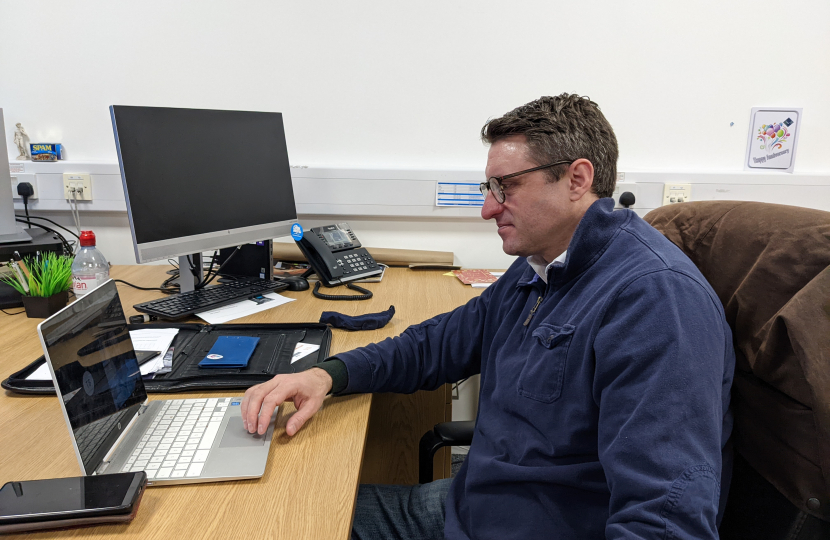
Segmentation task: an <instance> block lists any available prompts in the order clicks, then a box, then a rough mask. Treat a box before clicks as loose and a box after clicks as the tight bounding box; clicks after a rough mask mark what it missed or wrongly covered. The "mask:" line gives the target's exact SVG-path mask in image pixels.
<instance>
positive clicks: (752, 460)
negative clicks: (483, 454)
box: [420, 201, 830, 540]
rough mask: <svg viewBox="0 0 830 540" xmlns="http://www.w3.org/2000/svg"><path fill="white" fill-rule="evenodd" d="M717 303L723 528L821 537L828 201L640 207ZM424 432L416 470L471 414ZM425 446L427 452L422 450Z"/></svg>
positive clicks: (727, 535) (463, 434)
mask: <svg viewBox="0 0 830 540" xmlns="http://www.w3.org/2000/svg"><path fill="white" fill-rule="evenodd" d="M644 219H645V220H646V221H647V222H648V223H650V224H651V225H652V226H653V227H655V228H656V229H657V230H658V231H660V232H662V233H663V234H664V235H665V236H666V237H667V238H668V239H669V240H671V241H672V242H673V243H674V244H675V245H676V246H678V247H679V248H680V249H681V250H682V251H683V252H684V253H686V255H687V256H689V258H690V259H691V260H692V261H693V262H694V263H695V264H696V265H697V267H698V268H699V269H700V271H701V273H703V275H704V276H705V277H706V279H707V280H708V281H709V283H710V284H711V285H712V288H713V289H714V290H715V292H716V293H717V295H718V297H719V298H720V301H721V302H722V303H723V305H724V310H725V313H726V320H727V322H728V323H729V326H730V327H731V328H732V333H733V342H734V346H735V353H736V359H737V362H736V370H735V379H734V383H733V386H732V410H733V414H734V427H733V431H732V442H733V445H734V449H735V463H734V467H733V471H732V480H731V483H730V490H729V495H728V497H727V501H726V509H725V512H724V515H723V521H722V523H721V526H720V530H719V532H720V535H721V538H723V539H725V540H738V539H741V540H742V539H752V540H759V539H772V540H778V539H781V540H783V539H787V540H814V539H815V540H818V539H827V538H830V213H828V212H823V211H820V210H811V209H806V208H799V207H793V206H784V205H777V204H767V203H757V202H737V201H703V202H693V203H682V204H676V205H670V206H664V207H662V208H658V209H656V210H653V211H651V212H649V213H648V214H647V215H646V216H645V218H644ZM449 424H455V423H454V422H448V423H444V424H438V425H437V426H436V427H435V429H434V430H433V431H432V432H430V433H427V435H425V436H424V438H423V439H422V440H421V457H420V466H421V474H420V477H421V481H422V482H423V481H425V480H426V481H431V480H432V455H434V452H435V451H436V450H437V449H438V448H440V447H441V446H448V445H464V444H470V441H471V440H472V433H473V427H474V426H473V425H472V422H466V423H465V424H466V425H465V426H449ZM430 452H431V453H430Z"/></svg>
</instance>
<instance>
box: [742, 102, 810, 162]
mask: <svg viewBox="0 0 830 540" xmlns="http://www.w3.org/2000/svg"><path fill="white" fill-rule="evenodd" d="M800 128H801V108H796V107H791V108H777V107H753V108H752V114H751V116H750V119H749V141H748V142H747V145H746V161H745V162H744V169H774V170H779V171H784V172H793V167H795V149H796V146H797V144H798V132H799V129H800Z"/></svg>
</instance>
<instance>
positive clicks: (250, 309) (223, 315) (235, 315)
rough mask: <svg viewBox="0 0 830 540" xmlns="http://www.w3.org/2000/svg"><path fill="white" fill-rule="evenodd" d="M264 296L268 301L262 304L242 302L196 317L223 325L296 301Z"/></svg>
mask: <svg viewBox="0 0 830 540" xmlns="http://www.w3.org/2000/svg"><path fill="white" fill-rule="evenodd" d="M262 296H264V297H265V298H267V299H268V300H267V301H265V302H262V303H258V302H256V301H254V300H242V301H241V302H237V303H236V304H231V305H229V306H223V307H220V308H216V309H211V310H210V311H203V312H202V313H197V314H196V315H197V316H198V317H199V318H201V319H202V320H204V321H205V322H207V323H208V324H222V323H226V322H228V321H232V320H234V319H239V318H241V317H247V316H248V315H253V314H254V313H259V312H261V311H266V310H268V309H271V308H275V307H277V306H281V305H283V304H287V303H288V302H293V301H294V299H293V298H286V297H284V296H280V295H279V294H277V293H268V294H264V295H262Z"/></svg>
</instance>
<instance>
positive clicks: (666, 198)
mask: <svg viewBox="0 0 830 540" xmlns="http://www.w3.org/2000/svg"><path fill="white" fill-rule="evenodd" d="M691 200H692V184H669V183H666V184H664V185H663V206H666V205H667V204H676V203H682V202H690V201H691Z"/></svg>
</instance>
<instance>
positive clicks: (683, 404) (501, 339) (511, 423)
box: [338, 199, 735, 540]
mask: <svg viewBox="0 0 830 540" xmlns="http://www.w3.org/2000/svg"><path fill="white" fill-rule="evenodd" d="M547 277H548V284H547V285H546V284H545V282H544V281H543V280H541V279H539V276H538V275H536V273H535V272H534V271H533V269H532V268H531V267H530V266H529V265H528V263H527V262H526V261H525V260H524V259H518V260H516V262H514V263H513V265H512V266H511V267H510V269H509V270H508V271H507V272H506V273H505V274H504V276H502V277H501V278H500V279H499V280H498V282H497V283H495V284H494V285H492V286H490V287H489V288H488V289H487V290H486V291H485V292H484V293H483V294H482V295H481V296H480V297H478V298H475V299H473V300H471V301H470V302H468V303H467V304H466V305H464V306H462V307H459V308H458V309H456V310H454V311H452V312H449V313H445V314H443V315H439V316H437V317H435V318H433V319H431V320H428V321H426V322H424V323H422V324H420V325H416V326H412V327H410V328H408V329H407V330H406V331H405V332H404V333H403V334H401V335H400V336H399V337H396V338H394V339H387V340H384V341H382V342H380V343H377V344H373V345H369V346H367V347H364V348H361V349H356V350H354V351H350V352H348V353H344V354H338V358H339V359H340V360H342V361H343V362H344V363H345V365H346V368H347V369H348V386H347V388H346V390H345V391H346V392H350V393H351V392H404V393H409V392H415V391H416V390H418V389H422V388H423V389H434V388H437V387H438V386H440V385H441V384H444V383H446V382H450V381H457V380H460V379H462V378H464V377H468V376H470V375H473V374H475V373H479V372H480V373H481V395H480V402H479V410H478V417H477V420H476V429H475V435H474V438H473V443H472V446H471V447H470V453H469V455H468V457H467V460H466V461H465V463H464V466H463V467H462V468H461V471H460V472H459V473H458V475H457V476H456V478H455V480H454V481H453V483H452V487H451V489H450V493H449V496H448V499H447V505H446V525H445V534H446V537H447V538H452V539H463V538H498V539H503V538H523V539H530V538H575V539H576V538H578V539H586V538H597V539H599V538H681V539H689V540H691V539H694V540H700V539H704V538H717V528H716V522H717V515H718V508H719V499H720V498H721V497H725V489H724V488H725V487H726V486H727V485H728V478H726V479H725V481H724V482H723V483H722V482H721V477H722V471H723V470H726V471H728V470H729V464H730V463H731V462H730V457H729V455H728V452H726V451H725V450H724V449H725V447H726V443H727V440H728V438H729V435H730V432H731V428H732V423H731V413H730V410H729V389H730V386H731V383H732V373H733V369H734V362H735V357H734V352H733V348H732V335H731V332H730V330H729V327H728V326H727V324H726V322H725V320H724V314H723V308H722V305H721V303H720V302H719V300H718V298H717V296H716V295H715V293H714V292H713V291H712V289H711V287H710V286H709V284H708V283H707V282H706V280H705V279H704V278H703V276H702V275H701V274H700V272H698V270H697V268H696V267H695V266H694V264H692V262H691V261H689V259H688V258H687V257H686V256H685V255H684V254H683V253H681V251H680V250H679V249H678V248H676V247H675V246H674V245H673V244H671V243H670V242H669V241H668V240H666V239H665V238H664V237H663V236H662V235H661V234H660V233H658V232H657V231H655V230H654V229H653V228H652V227H651V226H649V225H648V224H646V223H645V222H644V221H643V220H642V219H640V218H639V217H638V216H637V215H636V214H634V213H633V212H631V211H628V210H619V211H613V201H612V200H611V199H600V200H599V201H597V202H596V203H594V204H593V205H592V206H591V207H590V208H589V210H588V212H587V213H586V214H585V216H584V217H583V219H582V221H581V222H580V224H579V226H578V228H577V230H576V232H575V234H574V237H573V239H572V240H571V243H570V245H569V247H568V256H567V259H566V261H565V263H564V265H555V266H553V267H552V268H550V269H549V270H548V275H547ZM537 304H538V306H537ZM534 306H537V307H536V309H535V312H534V311H533V310H534ZM531 313H532V315H531ZM725 476H727V477H728V472H727V474H726V475H725Z"/></svg>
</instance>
